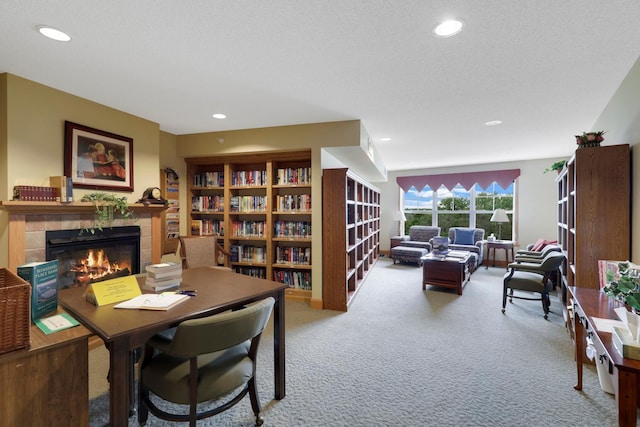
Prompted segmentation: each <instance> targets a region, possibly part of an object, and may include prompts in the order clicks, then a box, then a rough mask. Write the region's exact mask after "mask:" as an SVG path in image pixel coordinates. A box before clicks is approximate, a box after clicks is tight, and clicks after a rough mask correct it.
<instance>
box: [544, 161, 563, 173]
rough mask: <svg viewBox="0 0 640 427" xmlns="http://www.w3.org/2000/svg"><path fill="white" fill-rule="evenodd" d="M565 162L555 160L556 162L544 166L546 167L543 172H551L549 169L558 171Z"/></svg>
mask: <svg viewBox="0 0 640 427" xmlns="http://www.w3.org/2000/svg"><path fill="white" fill-rule="evenodd" d="M566 164H567V161H566V160H560V161H557V162H555V163H553V164H552V165H551V166H549V167H548V168H546V169H545V170H544V173H547V172H551V171H559V170H562V168H563V167H564V165H566Z"/></svg>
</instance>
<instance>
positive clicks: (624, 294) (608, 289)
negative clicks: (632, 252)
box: [602, 261, 640, 312]
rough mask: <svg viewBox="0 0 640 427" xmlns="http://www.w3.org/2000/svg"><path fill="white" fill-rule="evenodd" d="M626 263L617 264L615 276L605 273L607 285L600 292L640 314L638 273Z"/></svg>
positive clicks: (639, 279)
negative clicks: (622, 302)
mask: <svg viewBox="0 0 640 427" xmlns="http://www.w3.org/2000/svg"><path fill="white" fill-rule="evenodd" d="M633 267H634V266H633V265H632V264H631V263H630V262H628V261H626V262H619V263H618V271H617V274H614V273H613V272H611V271H607V273H606V279H607V284H606V285H605V286H604V287H603V288H602V291H603V292H604V293H605V294H607V295H609V296H610V297H614V298H616V299H617V300H620V301H624V302H625V303H626V304H627V305H628V306H629V307H632V308H634V309H635V310H636V311H638V312H640V271H638V270H637V266H635V267H636V268H633Z"/></svg>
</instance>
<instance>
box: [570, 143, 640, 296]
mask: <svg viewBox="0 0 640 427" xmlns="http://www.w3.org/2000/svg"><path fill="white" fill-rule="evenodd" d="M557 187H558V226H557V227H558V243H559V244H560V245H561V247H562V249H563V251H564V252H565V254H566V256H567V264H566V266H565V268H564V271H563V277H562V279H563V284H564V285H565V286H577V287H585V288H592V289H599V280H598V260H605V259H608V260H628V259H630V257H631V249H630V248H631V219H630V214H631V157H630V149H629V145H626V144H624V145H612V146H603V147H591V148H578V149H577V150H576V152H575V154H574V155H573V157H572V158H571V160H569V162H568V164H567V167H566V168H565V170H564V171H563V172H562V173H561V174H560V175H559V176H558V179H557Z"/></svg>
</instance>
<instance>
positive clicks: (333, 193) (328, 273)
mask: <svg viewBox="0 0 640 427" xmlns="http://www.w3.org/2000/svg"><path fill="white" fill-rule="evenodd" d="M322 198H323V207H324V209H323V212H322V225H323V228H322V230H323V232H322V255H323V256H322V258H323V268H322V271H323V280H322V302H323V306H324V308H326V309H331V310H342V311H347V309H348V306H349V304H350V302H351V301H352V300H353V298H354V296H355V295H356V293H357V291H358V290H359V289H360V287H361V285H362V283H363V282H364V279H365V278H366V277H367V275H368V274H369V272H370V271H371V268H372V267H373V265H374V264H375V263H376V261H377V260H378V258H379V256H380V191H379V190H378V189H377V188H376V187H374V186H372V185H371V184H369V183H367V182H366V181H365V180H363V179H362V178H360V177H358V176H357V175H356V174H354V173H353V172H351V171H349V170H348V169H324V170H323V171H322Z"/></svg>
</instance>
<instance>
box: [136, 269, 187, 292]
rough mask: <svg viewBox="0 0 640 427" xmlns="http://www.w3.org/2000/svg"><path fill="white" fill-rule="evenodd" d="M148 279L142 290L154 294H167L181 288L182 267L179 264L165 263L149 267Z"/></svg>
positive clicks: (147, 270)
mask: <svg viewBox="0 0 640 427" xmlns="http://www.w3.org/2000/svg"><path fill="white" fill-rule="evenodd" d="M145 270H146V272H147V277H146V278H145V282H144V285H143V286H142V289H145V290H148V291H152V292H165V291H170V290H174V289H178V288H179V287H180V282H181V281H182V266H181V265H180V264H179V263H177V262H165V263H161V264H152V265H148V266H147V267H146V268H145Z"/></svg>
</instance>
